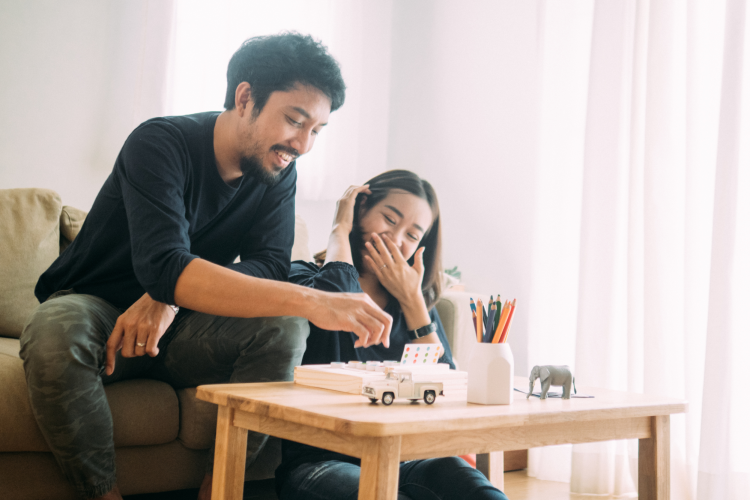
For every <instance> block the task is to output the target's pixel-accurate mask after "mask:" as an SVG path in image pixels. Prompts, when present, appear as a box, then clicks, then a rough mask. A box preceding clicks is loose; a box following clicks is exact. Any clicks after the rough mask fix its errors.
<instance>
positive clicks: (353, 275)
mask: <svg viewBox="0 0 750 500" xmlns="http://www.w3.org/2000/svg"><path fill="white" fill-rule="evenodd" d="M289 281H290V282H291V283H296V284H298V285H303V286H307V287H310V288H314V289H316V290H323V291H326V292H347V293H363V292H362V288H361V287H360V286H359V273H358V272H357V269H356V268H355V267H354V266H352V265H351V264H347V263H345V262H329V263H328V264H326V265H324V266H323V267H321V268H319V267H318V266H316V265H315V264H313V263H311V262H304V261H300V260H298V261H295V262H292V268H291V271H290V272H289ZM385 312H387V313H388V314H390V315H391V316H392V317H393V327H392V329H391V338H390V340H391V343H390V347H388V348H386V347H384V346H383V345H382V344H379V345H375V346H372V347H367V348H365V347H358V348H356V349H355V348H354V342H355V341H356V340H357V336H356V335H354V334H353V333H351V332H342V331H338V332H332V331H329V330H323V329H321V328H318V327H317V326H315V325H314V324H312V323H310V336H309V337H308V338H307V350H306V351H305V355H304V356H303V358H302V364H303V365H311V364H326V363H330V362H332V361H343V362H348V361H389V360H392V361H400V360H401V355H402V354H403V352H404V345H406V344H409V343H411V342H412V341H411V339H410V338H409V334H408V331H409V330H408V327H407V326H406V319H405V318H404V313H403V311H401V306H400V305H399V303H398V300H396V299H395V298H393V297H392V296H391V297H389V299H388V304H387V305H386V306H385ZM430 318H431V319H432V321H434V322H435V324H436V325H437V335H438V338H440V342H441V343H442V344H443V348H444V350H445V353H444V354H443V356H442V357H441V358H440V360H439V361H440V362H441V363H448V364H449V365H450V367H451V369H455V365H454V364H453V356H452V355H451V349H450V345H449V344H448V339H447V338H446V336H445V330H444V329H443V324H442V323H441V322H440V317H439V316H438V314H437V311H436V310H435V308H432V310H430ZM362 399H363V402H364V401H365V399H364V396H363V397H362ZM281 457H282V458H281V465H280V466H279V468H278V469H276V485H277V489H280V487H281V485H282V484H283V483H284V480H285V479H286V476H287V474H288V473H289V472H290V471H292V470H294V469H295V468H296V467H298V466H299V465H301V464H304V463H311V462H323V461H327V460H340V461H344V462H350V463H353V464H356V465H359V459H358V458H354V457H350V456H347V455H342V454H341V453H335V452H332V451H328V450H323V449H320V448H315V447H312V446H308V445H304V444H300V443H295V442H293V441H287V440H284V441H283V442H282V445H281Z"/></svg>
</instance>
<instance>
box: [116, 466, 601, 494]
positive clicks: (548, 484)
mask: <svg viewBox="0 0 750 500" xmlns="http://www.w3.org/2000/svg"><path fill="white" fill-rule="evenodd" d="M569 489H570V485H569V484H568V483H558V482H555V481H540V480H538V479H534V478H533V477H528V476H527V475H526V471H525V470H519V471H515V472H506V473H505V494H506V495H507V496H508V498H509V499H510V500H584V499H586V500H590V499H591V498H592V497H591V496H590V495H587V496H583V495H573V494H570V493H568V491H569ZM197 495H198V490H187V491H182V492H171V493H161V494H155V495H133V496H130V497H125V498H126V500H194V499H195V498H196V496H197ZM614 498H615V497H600V496H597V497H596V500H611V499H612V500H614ZM244 500H276V493H275V492H274V490H273V480H272V479H271V480H267V481H255V482H249V483H245V496H244Z"/></svg>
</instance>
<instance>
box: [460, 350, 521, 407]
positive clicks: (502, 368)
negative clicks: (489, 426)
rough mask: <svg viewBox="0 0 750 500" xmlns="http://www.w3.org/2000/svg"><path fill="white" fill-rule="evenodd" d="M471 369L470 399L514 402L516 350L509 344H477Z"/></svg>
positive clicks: (472, 355) (478, 401)
mask: <svg viewBox="0 0 750 500" xmlns="http://www.w3.org/2000/svg"><path fill="white" fill-rule="evenodd" d="M468 372H469V380H468V395H467V396H468V397H467V401H468V402H469V403H477V404H482V405H509V404H511V403H512V402H513V352H512V351H511V350H510V346H509V345H508V344H485V343H479V342H477V343H476V344H474V346H473V348H472V351H471V356H470V357H469V369H468Z"/></svg>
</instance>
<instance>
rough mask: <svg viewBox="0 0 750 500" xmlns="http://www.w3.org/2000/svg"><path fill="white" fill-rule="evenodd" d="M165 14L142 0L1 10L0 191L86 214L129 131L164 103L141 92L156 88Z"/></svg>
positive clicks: (4, 6)
mask: <svg viewBox="0 0 750 500" xmlns="http://www.w3.org/2000/svg"><path fill="white" fill-rule="evenodd" d="M170 11H171V2H161V3H159V4H156V5H154V2H152V3H151V4H149V3H148V2H145V1H143V0H141V1H134V2H127V3H122V2H115V1H101V0H70V1H65V2H56V1H52V0H50V1H41V0H35V1H31V2H29V1H23V0H4V1H3V2H2V3H0V75H2V77H0V188H3V189H4V188H17V187H45V188H50V189H54V190H56V191H57V192H58V193H60V195H61V196H62V200H63V204H66V205H74V206H77V207H79V208H81V209H84V210H88V209H89V208H90V207H91V204H92V203H93V201H94V198H95V197H96V194H97V192H98V191H99V188H100V187H101V185H102V183H103V182H104V180H105V179H106V178H107V176H108V175H109V172H110V171H111V170H112V166H113V164H114V161H115V158H116V156H117V153H118V152H119V150H120V147H121V146H122V143H123V141H124V140H125V138H126V137H127V135H128V134H129V133H130V131H131V130H132V129H133V128H134V127H135V126H136V125H137V124H138V123H140V122H142V121H143V120H145V119H147V118H150V117H152V116H157V115H159V114H161V110H162V105H163V94H162V93H154V92H141V90H142V89H143V88H154V87H156V88H162V87H163V86H164V84H165V80H164V75H165V73H164V71H163V68H161V69H160V68H159V65H160V64H161V63H163V61H164V60H165V59H166V54H167V53H168V44H167V43H158V42H165V41H166V40H168V39H169V36H170V29H169V28H170V26H169V25H165V21H164V20H165V19H168V18H169V16H168V14H169V12H170ZM165 28H166V29H165ZM154 47H157V48H154ZM158 47H161V49H160V48H158Z"/></svg>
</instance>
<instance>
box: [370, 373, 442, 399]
mask: <svg viewBox="0 0 750 500" xmlns="http://www.w3.org/2000/svg"><path fill="white" fill-rule="evenodd" d="M362 395H363V396H366V397H368V398H370V401H372V402H373V403H374V402H375V401H377V400H378V399H380V400H381V401H382V402H383V404H384V405H390V404H391V403H393V400H394V399H396V398H404V399H409V400H411V401H417V400H419V399H424V402H425V403H427V404H428V405H431V404H432V403H434V402H435V399H436V397H437V396H438V395H440V396H442V395H443V383H442V382H414V380H413V379H412V374H411V372H409V371H397V370H392V371H388V372H387V373H386V376H385V380H378V381H372V382H368V383H366V384H365V385H364V386H363V387H362Z"/></svg>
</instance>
